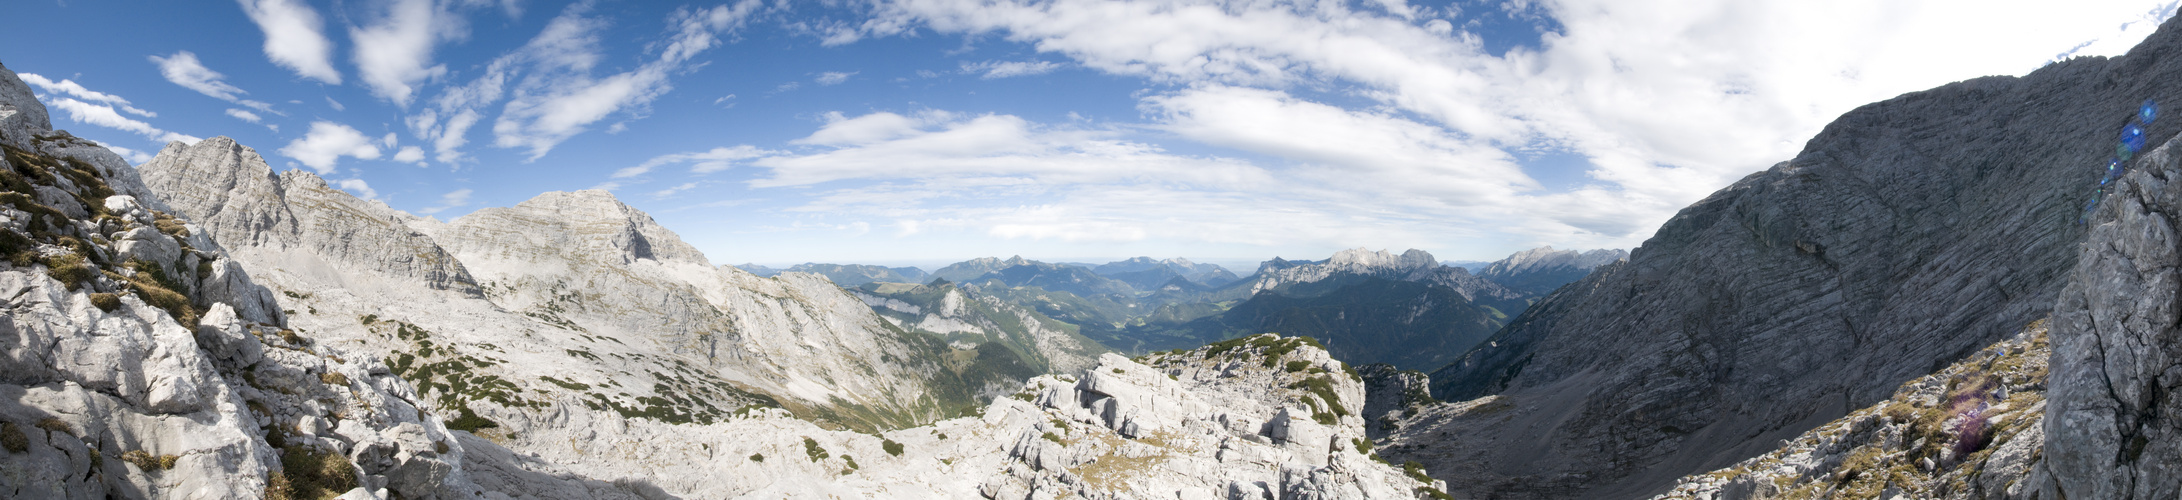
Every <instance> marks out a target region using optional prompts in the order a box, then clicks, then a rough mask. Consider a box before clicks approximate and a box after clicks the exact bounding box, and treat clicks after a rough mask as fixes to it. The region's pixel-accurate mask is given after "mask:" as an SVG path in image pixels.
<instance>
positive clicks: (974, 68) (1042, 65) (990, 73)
mask: <svg viewBox="0 0 2182 500" xmlns="http://www.w3.org/2000/svg"><path fill="white" fill-rule="evenodd" d="M1060 68H1061V65H1060V64H1059V63H1055V62H1052V61H984V62H975V63H973V62H964V63H962V72H963V73H970V74H980V73H982V74H983V76H982V77H981V78H984V79H987V80H991V79H994V78H1007V77H1011V76H1031V75H1043V74H1046V73H1051V72H1053V70H1056V69H1060Z"/></svg>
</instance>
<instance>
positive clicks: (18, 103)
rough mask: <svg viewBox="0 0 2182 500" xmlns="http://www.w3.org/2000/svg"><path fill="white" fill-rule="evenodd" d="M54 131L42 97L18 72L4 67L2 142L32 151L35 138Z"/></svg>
mask: <svg viewBox="0 0 2182 500" xmlns="http://www.w3.org/2000/svg"><path fill="white" fill-rule="evenodd" d="M51 130H53V120H52V118H51V117H48V116H46V111H45V104H42V103H39V102H38V95H37V94H35V93H32V92H31V91H30V85H29V84H26V83H23V80H22V79H21V78H17V77H16V76H15V72H14V71H12V70H9V69H8V67H7V66H6V65H0V143H4V144H7V145H9V146H14V147H17V148H22V149H32V147H31V145H30V141H31V139H32V138H33V136H36V135H37V134H39V133H42V132H47V131H51Z"/></svg>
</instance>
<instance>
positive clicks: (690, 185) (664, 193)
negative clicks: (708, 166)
mask: <svg viewBox="0 0 2182 500" xmlns="http://www.w3.org/2000/svg"><path fill="white" fill-rule="evenodd" d="M695 188H697V183H695V182H684V183H682V185H679V186H675V187H671V188H666V189H661V190H658V191H655V192H652V197H653V198H665V197H668V196H674V194H675V193H680V192H683V191H688V190H691V189H695Z"/></svg>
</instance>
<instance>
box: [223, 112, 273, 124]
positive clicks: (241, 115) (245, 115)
mask: <svg viewBox="0 0 2182 500" xmlns="http://www.w3.org/2000/svg"><path fill="white" fill-rule="evenodd" d="M227 116H232V117H235V119H237V120H242V121H246V122H250V123H259V122H262V121H264V120H265V119H264V118H262V117H259V116H258V114H257V113H252V112H249V111H243V110H240V109H235V108H227Z"/></svg>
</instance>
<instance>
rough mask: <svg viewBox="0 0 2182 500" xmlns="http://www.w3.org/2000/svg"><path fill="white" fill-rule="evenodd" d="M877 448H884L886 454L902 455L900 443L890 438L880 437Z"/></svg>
mask: <svg viewBox="0 0 2182 500" xmlns="http://www.w3.org/2000/svg"><path fill="white" fill-rule="evenodd" d="M879 448H881V449H885V450H886V454H888V455H893V456H897V457H899V456H902V444H901V443H896V442H894V440H892V439H880V440H879Z"/></svg>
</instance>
